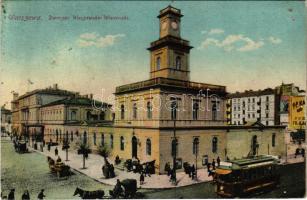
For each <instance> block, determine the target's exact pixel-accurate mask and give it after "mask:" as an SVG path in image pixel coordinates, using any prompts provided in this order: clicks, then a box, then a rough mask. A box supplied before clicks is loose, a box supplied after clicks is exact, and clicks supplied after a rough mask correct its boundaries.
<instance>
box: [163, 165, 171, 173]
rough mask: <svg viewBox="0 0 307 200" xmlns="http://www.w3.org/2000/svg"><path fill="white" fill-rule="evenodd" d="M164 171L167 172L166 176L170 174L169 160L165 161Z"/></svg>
mask: <svg viewBox="0 0 307 200" xmlns="http://www.w3.org/2000/svg"><path fill="white" fill-rule="evenodd" d="M164 171H166V172H167V176H170V175H171V166H170V164H169V162H167V163H166V164H165V166H164Z"/></svg>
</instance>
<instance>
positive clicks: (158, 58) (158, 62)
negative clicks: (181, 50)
mask: <svg viewBox="0 0 307 200" xmlns="http://www.w3.org/2000/svg"><path fill="white" fill-rule="evenodd" d="M160 65H161V58H160V57H157V59H156V68H157V70H160V68H161V66H160Z"/></svg>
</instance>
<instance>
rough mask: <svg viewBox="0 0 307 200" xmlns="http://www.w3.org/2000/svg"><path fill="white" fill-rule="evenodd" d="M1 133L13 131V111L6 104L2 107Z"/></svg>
mask: <svg viewBox="0 0 307 200" xmlns="http://www.w3.org/2000/svg"><path fill="white" fill-rule="evenodd" d="M0 112H1V133H11V132H12V113H11V111H10V110H8V109H6V108H5V107H4V106H3V107H1V111H0Z"/></svg>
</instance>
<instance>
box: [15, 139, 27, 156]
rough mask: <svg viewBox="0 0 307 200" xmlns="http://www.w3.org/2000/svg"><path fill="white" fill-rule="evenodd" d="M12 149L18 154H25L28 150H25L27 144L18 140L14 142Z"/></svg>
mask: <svg viewBox="0 0 307 200" xmlns="http://www.w3.org/2000/svg"><path fill="white" fill-rule="evenodd" d="M14 148H15V151H16V152H18V153H27V152H28V148H27V143H26V142H25V141H22V140H19V141H14Z"/></svg>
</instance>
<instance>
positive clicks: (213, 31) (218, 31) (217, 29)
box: [208, 28, 225, 35]
mask: <svg viewBox="0 0 307 200" xmlns="http://www.w3.org/2000/svg"><path fill="white" fill-rule="evenodd" d="M224 32H225V31H224V30H223V29H219V28H214V29H211V30H210V31H209V32H208V35H214V34H221V33H224Z"/></svg>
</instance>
